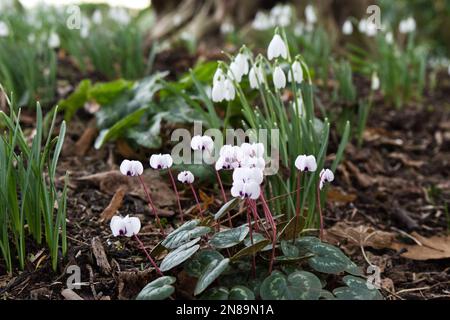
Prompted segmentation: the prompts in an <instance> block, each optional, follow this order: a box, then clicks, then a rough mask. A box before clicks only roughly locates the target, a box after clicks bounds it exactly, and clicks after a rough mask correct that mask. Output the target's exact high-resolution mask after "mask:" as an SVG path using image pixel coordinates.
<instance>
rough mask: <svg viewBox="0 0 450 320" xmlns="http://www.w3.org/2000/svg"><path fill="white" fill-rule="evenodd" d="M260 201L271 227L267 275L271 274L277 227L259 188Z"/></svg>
mask: <svg viewBox="0 0 450 320" xmlns="http://www.w3.org/2000/svg"><path fill="white" fill-rule="evenodd" d="M261 200H262V202H263V208H264V212H265V215H266V219H267V220H268V221H269V223H270V225H271V227H272V256H271V257H270V265H269V274H271V273H272V269H273V262H274V260H275V244H276V241H277V226H276V224H275V221H274V220H273V216H272V212H270V208H269V206H268V205H267V202H266V198H265V197H264V190H263V189H262V188H261Z"/></svg>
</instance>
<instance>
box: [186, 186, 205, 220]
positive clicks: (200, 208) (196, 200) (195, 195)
mask: <svg viewBox="0 0 450 320" xmlns="http://www.w3.org/2000/svg"><path fill="white" fill-rule="evenodd" d="M189 186H190V187H191V190H192V193H193V194H194V198H195V202H196V203H197V207H198V211H199V215H200V217H201V218H203V210H202V206H201V205H200V201H198V197H197V192H195V188H194V186H193V185H192V183H189Z"/></svg>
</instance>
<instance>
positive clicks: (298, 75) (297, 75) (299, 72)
mask: <svg viewBox="0 0 450 320" xmlns="http://www.w3.org/2000/svg"><path fill="white" fill-rule="evenodd" d="M292 74H293V75H294V80H295V82H297V83H302V81H303V69H302V65H301V63H300V62H299V61H298V60H295V61H294V63H293V64H292V68H291V70H289V73H288V80H289V82H292Z"/></svg>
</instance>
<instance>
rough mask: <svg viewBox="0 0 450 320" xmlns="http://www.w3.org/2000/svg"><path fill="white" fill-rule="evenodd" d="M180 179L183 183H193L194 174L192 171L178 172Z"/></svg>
mask: <svg viewBox="0 0 450 320" xmlns="http://www.w3.org/2000/svg"><path fill="white" fill-rule="evenodd" d="M178 181H180V182H181V183H187V184H191V183H193V182H194V175H193V174H192V172H190V171H181V172H180V173H179V174H178Z"/></svg>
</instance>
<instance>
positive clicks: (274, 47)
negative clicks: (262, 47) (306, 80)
mask: <svg viewBox="0 0 450 320" xmlns="http://www.w3.org/2000/svg"><path fill="white" fill-rule="evenodd" d="M278 57H282V58H284V59H287V47H286V44H285V43H284V41H283V39H281V37H280V35H279V34H275V35H274V36H273V38H272V40H271V41H270V43H269V47H268V48H267V58H269V60H272V59H274V58H278Z"/></svg>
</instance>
